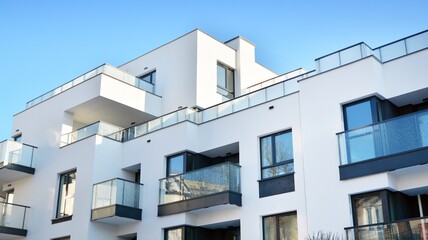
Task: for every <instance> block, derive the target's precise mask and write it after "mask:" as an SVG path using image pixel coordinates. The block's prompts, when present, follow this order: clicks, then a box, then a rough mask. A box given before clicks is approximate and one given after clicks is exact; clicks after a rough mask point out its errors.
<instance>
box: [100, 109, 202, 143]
mask: <svg viewBox="0 0 428 240" xmlns="http://www.w3.org/2000/svg"><path fill="white" fill-rule="evenodd" d="M197 113H198V112H197V111H196V110H194V109H190V108H183V109H180V110H178V111H175V112H172V113H169V114H166V115H163V116H161V117H158V118H155V119H153V120H151V121H148V122H145V123H142V124H139V125H136V126H133V127H130V128H126V129H122V130H119V131H115V132H112V133H110V134H105V135H104V136H106V137H108V138H111V139H114V140H117V141H121V142H124V141H129V140H132V139H134V138H136V137H140V136H143V135H145V134H147V133H150V132H154V131H156V130H159V129H162V128H165V127H168V126H171V125H174V124H177V123H180V122H184V121H190V122H194V123H197V122H198V119H197V117H198V116H197Z"/></svg>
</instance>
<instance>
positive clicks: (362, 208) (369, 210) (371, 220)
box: [352, 192, 387, 226]
mask: <svg viewBox="0 0 428 240" xmlns="http://www.w3.org/2000/svg"><path fill="white" fill-rule="evenodd" d="M382 193H383V194H384V196H385V199H386V198H387V197H386V192H375V193H369V194H363V195H356V196H352V202H353V209H354V221H355V224H356V225H357V226H361V225H368V224H375V223H382V222H384V214H383V204H382Z"/></svg>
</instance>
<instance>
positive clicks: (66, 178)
mask: <svg viewBox="0 0 428 240" xmlns="http://www.w3.org/2000/svg"><path fill="white" fill-rule="evenodd" d="M75 190H76V170H73V171H70V172H67V173H63V174H61V175H60V179H59V190H58V207H57V212H56V217H57V218H63V217H68V216H71V215H73V205H74V192H75Z"/></svg>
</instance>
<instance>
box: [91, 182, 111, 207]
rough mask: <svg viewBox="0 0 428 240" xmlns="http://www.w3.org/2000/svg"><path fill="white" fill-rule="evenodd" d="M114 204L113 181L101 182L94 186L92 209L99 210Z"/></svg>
mask: <svg viewBox="0 0 428 240" xmlns="http://www.w3.org/2000/svg"><path fill="white" fill-rule="evenodd" d="M115 203H116V187H115V186H113V181H108V182H103V183H99V184H96V185H94V194H93V200H92V208H93V209H95V208H101V207H106V206H110V205H113V204H115Z"/></svg>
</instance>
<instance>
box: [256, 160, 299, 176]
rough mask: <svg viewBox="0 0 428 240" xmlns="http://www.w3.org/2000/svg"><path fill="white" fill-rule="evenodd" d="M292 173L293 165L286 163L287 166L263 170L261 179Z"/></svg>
mask: <svg viewBox="0 0 428 240" xmlns="http://www.w3.org/2000/svg"><path fill="white" fill-rule="evenodd" d="M292 172H294V163H287V164H283V165H279V166H275V167H270V168H266V169H263V170H262V178H270V177H275V176H281V175H284V174H287V173H292Z"/></svg>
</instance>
